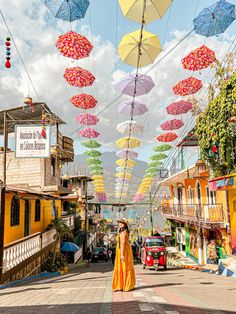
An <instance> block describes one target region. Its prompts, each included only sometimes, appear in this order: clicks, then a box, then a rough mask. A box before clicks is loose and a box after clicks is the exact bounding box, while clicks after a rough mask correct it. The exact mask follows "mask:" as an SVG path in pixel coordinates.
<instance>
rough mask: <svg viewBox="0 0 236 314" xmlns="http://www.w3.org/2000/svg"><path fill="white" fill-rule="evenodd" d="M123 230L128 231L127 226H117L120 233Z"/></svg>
mask: <svg viewBox="0 0 236 314" xmlns="http://www.w3.org/2000/svg"><path fill="white" fill-rule="evenodd" d="M123 231H127V232H128V233H129V228H128V226H127V225H125V226H124V227H121V228H119V233H121V232H123Z"/></svg>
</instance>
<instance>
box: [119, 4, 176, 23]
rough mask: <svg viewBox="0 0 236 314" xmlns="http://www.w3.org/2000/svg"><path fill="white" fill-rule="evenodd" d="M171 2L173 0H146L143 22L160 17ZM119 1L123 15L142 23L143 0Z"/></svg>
mask: <svg viewBox="0 0 236 314" xmlns="http://www.w3.org/2000/svg"><path fill="white" fill-rule="evenodd" d="M172 2H173V0H146V7H145V11H144V22H145V23H149V22H152V21H154V20H158V19H161V18H162V17H163V16H164V14H165V13H166V11H167V9H168V8H169V6H170V5H171V4H172ZM119 3H120V7H121V10H122V12H123V14H124V16H125V17H127V18H128V19H131V20H134V21H136V22H138V23H142V20H143V18H142V17H143V8H144V0H119Z"/></svg>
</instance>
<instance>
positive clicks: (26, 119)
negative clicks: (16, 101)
mask: <svg viewBox="0 0 236 314" xmlns="http://www.w3.org/2000/svg"><path fill="white" fill-rule="evenodd" d="M33 107H34V110H33V111H32V110H31V109H30V108H28V107H27V106H21V107H16V108H11V109H5V110H1V111H0V135H2V134H3V129H4V127H3V126H4V113H5V112H7V123H8V132H9V133H13V132H14V131H15V125H16V124H17V125H24V124H41V123H42V111H43V110H45V115H46V118H45V123H46V124H49V125H54V124H56V123H58V124H65V122H64V121H63V120H61V119H60V118H59V117H58V116H57V115H56V114H54V113H53V112H52V111H51V110H50V109H49V107H48V106H47V105H46V104H45V103H33ZM26 108H27V109H28V110H26Z"/></svg>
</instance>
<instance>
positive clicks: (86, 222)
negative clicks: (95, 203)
mask: <svg viewBox="0 0 236 314" xmlns="http://www.w3.org/2000/svg"><path fill="white" fill-rule="evenodd" d="M85 180H86V181H85V207H84V243H83V249H84V250H83V251H84V252H83V253H84V254H83V255H84V258H85V254H86V251H87V246H88V230H87V224H88V192H87V189H88V183H87V178H85Z"/></svg>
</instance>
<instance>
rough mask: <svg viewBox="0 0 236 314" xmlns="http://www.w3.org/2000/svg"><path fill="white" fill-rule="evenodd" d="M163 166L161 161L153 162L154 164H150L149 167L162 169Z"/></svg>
mask: <svg viewBox="0 0 236 314" xmlns="http://www.w3.org/2000/svg"><path fill="white" fill-rule="evenodd" d="M161 165H162V162H161V161H158V160H157V161H152V162H149V164H148V166H149V167H160V166H161Z"/></svg>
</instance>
